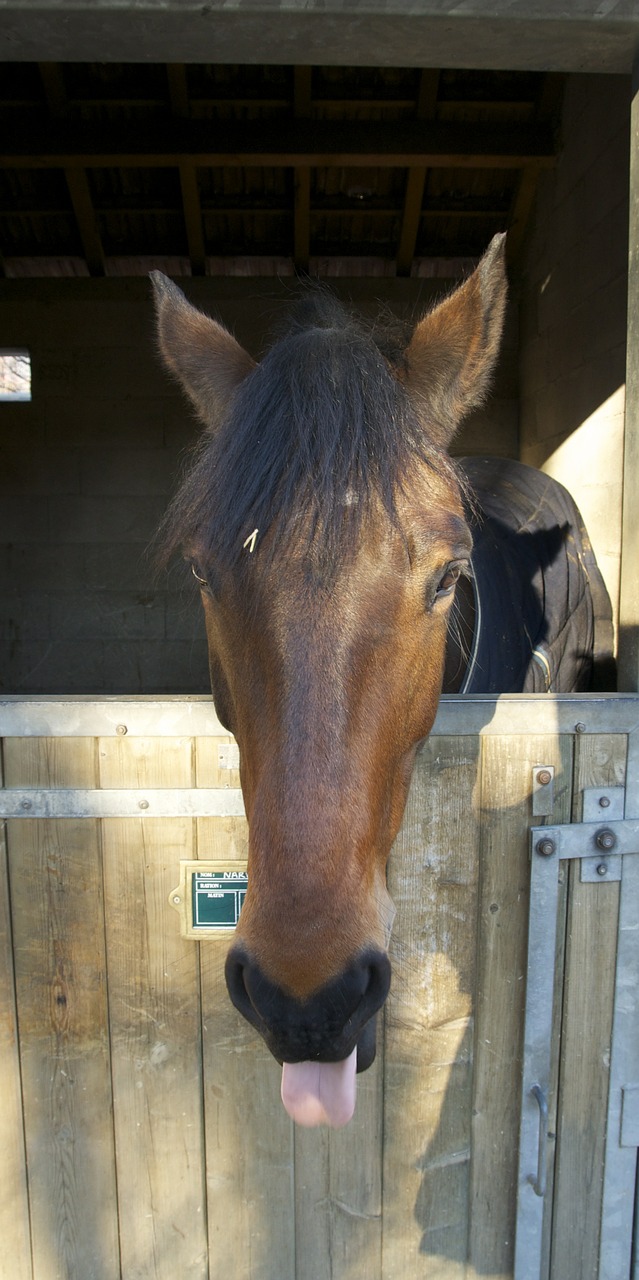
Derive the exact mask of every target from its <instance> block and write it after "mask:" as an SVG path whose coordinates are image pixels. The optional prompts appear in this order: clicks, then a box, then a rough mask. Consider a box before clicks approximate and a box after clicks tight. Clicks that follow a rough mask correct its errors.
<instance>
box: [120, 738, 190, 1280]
mask: <svg viewBox="0 0 639 1280" xmlns="http://www.w3.org/2000/svg"><path fill="white" fill-rule="evenodd" d="M99 768H100V782H101V785H102V786H120V785H122V783H123V782H126V783H127V784H128V785H139V786H144V787H153V786H163V785H164V786H165V785H166V784H167V783H171V784H172V785H178V786H179V785H182V786H189V785H192V783H193V773H194V769H193V743H192V740H191V739H189V738H180V739H168V740H167V739H163V740H161V741H157V740H153V739H151V738H149V739H144V738H140V739H133V738H131V739H129V738H109V739H102V740H101V741H100V745H99ZM192 837H193V820H192V819H171V820H168V819H165V820H159V819H158V820H155V819H153V818H149V819H146V820H135V819H127V820H119V819H109V820H106V821H105V822H104V823H103V824H102V842H103V852H104V880H105V900H106V908H107V956H108V963H109V1013H110V1025H111V1042H112V1059H113V1092H114V1120H115V1136H116V1159H117V1172H118V1191H119V1197H120V1230H121V1249H122V1270H123V1274H124V1275H125V1276H127V1277H135V1278H136V1280H138V1278H139V1280H142V1278H145V1280H146V1277H148V1278H149V1280H151V1277H152V1278H153V1280H175V1277H176V1276H189V1277H194V1278H195V1277H201V1280H205V1278H206V1277H207V1276H208V1259H207V1242H206V1197H205V1185H204V1152H203V1135H202V1063H201V1035H200V1005H199V979H198V964H197V959H198V958H197V946H196V944H194V943H192V942H189V941H187V940H185V939H182V938H181V937H180V935H179V929H178V921H177V917H176V916H175V915H174V913H173V911H172V910H171V908H170V906H169V903H168V896H169V893H170V891H171V889H172V888H173V887H174V886H175V884H176V883H177V878H178V876H177V866H178V862H179V860H180V858H183V857H186V858H188V857H192V856H193V838H192Z"/></svg>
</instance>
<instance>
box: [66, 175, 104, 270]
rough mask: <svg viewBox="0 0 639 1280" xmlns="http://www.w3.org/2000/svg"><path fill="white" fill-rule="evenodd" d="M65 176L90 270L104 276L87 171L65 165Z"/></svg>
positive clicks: (100, 242)
mask: <svg viewBox="0 0 639 1280" xmlns="http://www.w3.org/2000/svg"><path fill="white" fill-rule="evenodd" d="M64 176H65V179H66V184H67V187H68V190H69V197H70V200H71V204H72V206H73V213H74V216H75V220H76V223H77V226H78V231H79V233H80V239H81V241H82V252H83V254H84V257H85V258H86V263H87V266H88V268H89V272H90V274H91V275H92V276H103V275H105V274H106V268H105V265H104V250H103V248H102V240H101V239H100V232H99V230H98V220H97V217H96V212H95V209H94V207H93V200H92V198H91V192H90V190H89V180H88V178H87V175H86V172H85V170H84V169H82V168H78V167H77V166H76V165H65V166H64Z"/></svg>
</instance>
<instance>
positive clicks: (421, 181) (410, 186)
mask: <svg viewBox="0 0 639 1280" xmlns="http://www.w3.org/2000/svg"><path fill="white" fill-rule="evenodd" d="M438 91H439V71H422V74H421V76H420V80H419V94H418V98H417V109H416V117H417V119H418V120H434V119H435V110H436V105H437V94H438ZM427 175H428V170H427V169H426V168H425V167H424V166H423V165H420V166H418V167H417V166H413V167H412V168H410V169H409V170H408V176H407V179H406V193H405V196H404V213H403V216H402V226H401V231H400V234H399V247H398V249H397V261H396V264H395V269H396V271H397V274H398V276H409V275H410V272H411V267H412V265H413V258H414V257H415V248H416V245H417V236H418V235H419V223H420V219H421V213H422V203H423V200H424V188H425V186H426V177H427Z"/></svg>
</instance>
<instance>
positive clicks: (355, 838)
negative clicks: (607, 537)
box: [154, 236, 506, 1125]
mask: <svg viewBox="0 0 639 1280" xmlns="http://www.w3.org/2000/svg"><path fill="white" fill-rule="evenodd" d="M154 285H155V291H156V301H157V311H158V325H159V340H160V348H161V352H162V355H163V357H164V360H165V362H166V364H167V365H168V367H169V369H170V370H171V371H172V372H173V373H174V374H175V375H176V376H177V378H178V380H179V381H180V383H181V384H182V386H183V387H184V388H185V390H186V391H187V393H188V395H189V396H190V398H191V400H192V401H193V402H194V404H195V407H196V409H197V411H198V413H199V415H200V417H201V418H202V420H203V421H204V424H205V426H206V427H207V432H206V434H205V437H204V440H203V442H202V445H201V447H200V451H199V454H198V455H197V457H196V459H195V462H194V465H193V467H192V469H191V471H190V474H189V475H188V476H187V478H186V480H185V481H184V483H183V485H182V488H181V490H180V492H179V493H178V495H177V497H176V499H175V500H174V503H173V505H172V507H171V509H170V511H169V514H168V516H167V519H166V521H165V525H164V528H163V534H162V537H163V543H164V547H165V550H166V552H167V554H168V553H169V552H171V551H172V550H173V549H175V548H176V547H177V546H180V547H181V548H182V550H183V552H184V554H185V555H186V557H187V558H188V559H189V560H190V562H191V565H192V568H193V573H194V574H195V576H196V578H197V580H198V582H199V584H200V587H201V594H202V603H203V606H204V611H205V615H206V628H207V636H208V647H209V658H210V673H211V684H212V689H213V695H214V699H215V705H216V708H217V711H218V715H219V717H220V719H221V721H222V723H223V724H225V725H226V726H227V727H228V729H229V730H230V731H231V732H232V733H233V734H234V735H235V737H236V739H237V741H238V743H239V747H240V759H241V782H242V790H243V794H244V799H245V804H246V813H247V817H248V823H249V862H248V871H249V879H248V892H247V895H246V902H245V905H244V907H243V910H242V915H241V918H240V922H239V925H238V928H237V932H236V935H235V940H234V942H233V945H232V947H231V949H230V952H229V956H228V960H227V966H226V976H227V984H228V989H229V992H230V996H231V999H232V1001H233V1002H234V1004H235V1005H236V1006H237V1008H238V1009H239V1010H240V1012H241V1013H242V1014H243V1015H244V1016H245V1017H246V1018H247V1019H248V1020H249V1022H251V1023H252V1024H253V1026H254V1027H256V1028H257V1030H258V1031H259V1032H260V1034H261V1035H262V1036H263V1037H264V1039H265V1041H266V1043H267V1045H268V1047H269V1049H270V1050H271V1051H272V1053H273V1054H274V1056H275V1057H276V1058H277V1059H278V1060H279V1061H280V1062H281V1063H283V1064H284V1069H283V1077H282V1096H283V1099H284V1103H285V1106H286V1107H287V1110H288V1111H289V1112H290V1114H291V1115H292V1116H293V1117H294V1118H295V1119H296V1120H298V1121H299V1122H301V1123H305V1124H317V1123H321V1122H327V1123H329V1124H333V1125H340V1124H343V1123H345V1122H346V1121H347V1120H348V1119H349V1118H350V1116H351V1114H352V1111H353V1107H354V1103H355V1071H356V1070H358V1071H362V1070H364V1069H365V1068H366V1067H368V1066H369V1065H370V1063H371V1062H372V1060H373V1057H374V1054H375V1014H376V1012H377V1011H378V1010H379V1008H380V1006H381V1005H382V1004H383V1002H384V1000H385V998H386V995H387V993H388V989H389V983H390V964H389V960H388V957H387V953H386V948H387V943H388V938H389V932H390V926H391V922H392V915H393V909H392V904H391V902H390V899H389V896H388V893H387V889H386V883H385V867H386V861H387V858H388V854H389V850H390V847H391V844H392V841H393V839H394V837H395V835H396V833H397V830H398V828H399V825H400V822H401V818H402V814H403V811H404V805H405V801H406V796H407V792H408V787H409V783H410V779H411V774H412V770H413V763H414V759H415V753H416V750H417V747H418V745H419V743H420V742H421V741H422V740H423V739H424V738H425V737H426V736H427V734H428V733H429V731H430V729H431V726H432V723H433V719H434V717H435V712H436V709H437V703H438V699H439V695H440V691H441V689H442V681H443V675H444V665H445V656H446V637H447V631H448V626H449V616H450V611H451V606H452V603H453V599H454V596H455V589H456V585H457V583H458V580H459V579H460V577H461V576H463V575H466V574H467V573H468V570H469V561H470V556H471V546H472V540H471V533H470V530H469V524H468V520H467V516H466V513H465V507H464V501H463V485H462V483H461V481H460V478H459V474H458V472H457V470H456V468H455V466H454V465H453V464H452V462H451V461H450V459H449V457H448V453H447V449H448V446H449V444H450V441H451V440H452V437H453V435H454V433H455V431H456V429H457V427H458V425H459V423H460V420H461V419H462V418H463V416H464V415H465V414H466V413H467V412H468V411H469V410H470V409H472V408H473V407H474V406H475V405H477V404H478V403H479V402H480V400H481V399H482V397H483V396H484V393H485V390H486V388H487V384H488V381H489V377H490V374H491V371H492V368H493V365H494V363H495V359H496V355H497V351H498V346H499V340H500V335H501V329H502V322H503V314H504V307H505V299H506V278H505V269H504V237H502V236H497V237H495V239H494V240H493V241H492V243H491V245H490V247H489V249H488V251H487V253H486V254H485V256H484V258H483V259H482V261H481V262H480V264H479V266H478V267H477V269H476V271H475V272H474V274H473V275H472V276H470V277H469V279H468V280H467V281H466V282H465V283H464V284H462V285H461V287H460V288H458V289H457V290H456V291H455V292H454V293H452V294H451V295H450V296H449V297H448V298H446V299H445V300H444V301H443V302H441V303H440V304H439V305H438V306H436V307H435V308H434V310H432V311H431V312H430V313H429V314H427V315H426V316H425V317H424V318H423V319H422V320H421V321H420V322H419V324H418V325H417V327H416V329H415V330H414V332H413V335H412V337H411V339H410V341H409V342H408V345H407V346H406V348H405V349H404V350H401V349H399V350H398V349H394V347H393V344H392V342H391V340H390V339H388V340H386V339H385V340H384V341H383V342H380V340H379V338H378V336H377V335H375V339H374V338H373V336H371V335H370V334H369V333H368V332H367V331H365V330H364V328H363V327H362V326H361V325H360V324H359V323H358V322H356V321H354V320H353V319H352V318H351V317H350V316H348V315H347V314H346V312H345V311H344V310H343V308H342V307H341V306H340V305H339V304H338V303H336V302H335V300H334V299H331V298H330V297H329V296H328V295H327V294H325V293H324V292H323V291H321V290H311V291H310V293H309V295H308V296H307V297H306V299H305V301H304V303H303V304H302V314H298V315H297V316H296V318H295V320H294V322H293V324H292V326H291V327H290V329H289V330H288V331H287V332H286V334H285V335H284V336H283V337H282V338H281V339H280V341H279V342H277V343H276V345H275V346H274V347H273V348H272V349H271V351H270V352H269V353H268V355H267V356H266V357H265V358H264V360H263V361H262V362H261V363H260V364H259V365H256V364H255V363H254V361H253V360H252V359H251V357H250V356H249V355H248V354H247V353H246V352H245V351H244V350H243V349H242V347H241V346H240V345H239V344H238V343H237V342H236V341H235V339H234V338H233V337H232V336H231V335H230V334H229V333H228V332H227V331H226V330H225V329H224V328H222V327H221V325H219V324H218V323H216V322H215V321H214V320H212V319H210V318H209V317H207V316H205V315H203V314H202V313H200V312H199V311H197V310H195V309H194V308H193V307H192V306H191V305H190V304H189V303H188V302H187V300H186V299H185V297H184V296H183V294H182V293H181V292H180V290H179V289H177V288H176V286H175V285H173V284H171V282H170V281H168V280H167V279H166V278H165V277H164V276H162V275H160V274H159V273H154Z"/></svg>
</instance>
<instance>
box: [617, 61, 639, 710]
mask: <svg viewBox="0 0 639 1280" xmlns="http://www.w3.org/2000/svg"><path fill="white" fill-rule="evenodd" d="M638 344H639V60H638V61H637V63H636V65H635V73H634V79H633V98H632V106H631V111H630V222H629V237H628V329H627V347H626V350H627V358H626V411H625V431H624V462H623V477H624V484H623V515H622V530H621V585H620V590H619V652H618V657H617V676H618V687H619V689H632V690H636V689H639V572H638V566H639V520H637V511H638V510H639V361H637V358H636V352H637V346H638Z"/></svg>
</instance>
